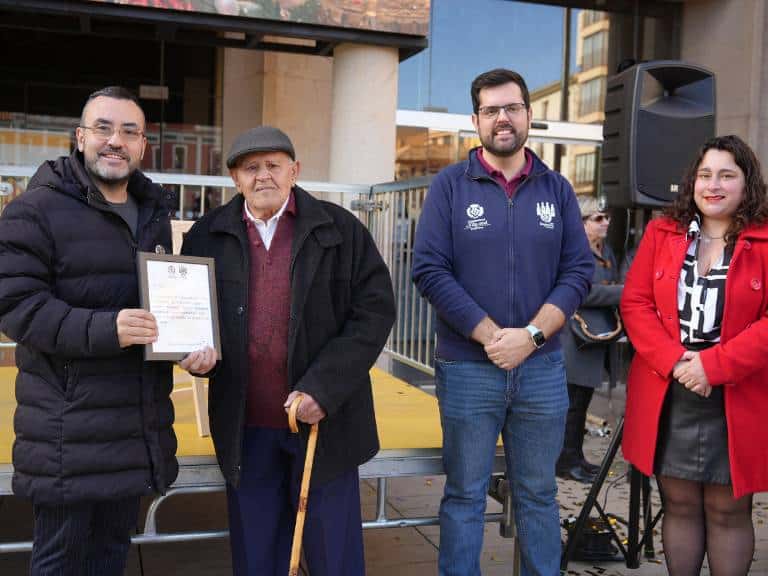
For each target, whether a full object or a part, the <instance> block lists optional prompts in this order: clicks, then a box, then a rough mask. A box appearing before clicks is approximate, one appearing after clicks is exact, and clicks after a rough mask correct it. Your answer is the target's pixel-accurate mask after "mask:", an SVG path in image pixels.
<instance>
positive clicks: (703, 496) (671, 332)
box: [621, 136, 768, 576]
mask: <svg viewBox="0 0 768 576" xmlns="http://www.w3.org/2000/svg"><path fill="white" fill-rule="evenodd" d="M767 287H768V198H767V197H766V184H765V180H764V178H763V174H762V172H761V168H760V163H759V161H758V159H757V157H756V156H755V154H754V152H753V151H752V150H751V149H750V148H749V146H748V145H747V144H746V143H744V142H743V141H742V140H741V139H740V138H739V137H737V136H722V137H718V138H713V139H711V140H708V141H707V142H706V143H705V144H704V145H703V146H702V148H701V149H700V150H699V152H698V154H697V156H696V159H695V161H694V162H693V163H692V164H691V166H690V168H689V169H688V172H687V174H686V176H685V180H684V184H683V188H682V192H681V193H680V195H679V197H678V198H677V200H676V201H675V203H674V204H672V205H671V206H670V207H669V209H668V210H667V211H666V215H665V216H664V217H663V218H659V219H656V220H653V221H651V223H650V224H649V225H648V228H647V229H646V231H645V234H644V236H643V238H642V241H641V243H640V246H639V249H638V251H637V254H636V256H635V260H634V263H633V265H632V268H631V269H630V270H629V274H628V275H627V279H626V284H625V286H624V294H623V296H622V300H621V311H622V318H623V320H624V324H625V327H626V330H627V334H628V335H629V338H630V340H631V342H632V344H633V346H634V348H635V351H636V354H635V357H634V359H633V362H632V365H631V368H630V373H629V379H628V383H627V387H628V393H627V394H628V395H627V406H626V416H625V420H624V438H623V444H622V448H623V452H624V456H625V458H626V459H627V460H628V461H629V462H631V463H632V464H633V465H634V466H636V467H637V468H638V469H639V470H640V471H641V472H643V473H644V474H647V475H651V474H656V477H657V480H658V483H659V487H660V490H661V495H662V500H663V504H664V524H663V530H662V538H663V542H664V554H665V557H666V562H667V568H668V570H669V573H670V574H671V575H672V576H693V575H696V574H699V572H700V570H701V566H702V563H703V560H704V556H705V554H706V556H707V559H708V561H709V570H710V572H711V573H712V574H715V575H717V576H744V575H746V574H747V573H748V572H749V568H750V565H751V562H752V554H753V551H754V545H755V541H754V530H753V526H752V494H753V493H755V492H761V491H765V490H768V450H766V446H768V426H766V425H765V420H766V415H767V414H768V385H767V384H766V383H768V355H766V353H765V347H766V342H768V316H766V314H767V313H768V288H767Z"/></svg>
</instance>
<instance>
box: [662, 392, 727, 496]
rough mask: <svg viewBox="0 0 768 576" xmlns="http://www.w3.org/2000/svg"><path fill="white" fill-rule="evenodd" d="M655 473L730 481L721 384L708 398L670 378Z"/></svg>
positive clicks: (717, 482) (708, 482) (703, 481)
mask: <svg viewBox="0 0 768 576" xmlns="http://www.w3.org/2000/svg"><path fill="white" fill-rule="evenodd" d="M654 473H655V474H656V475H660V474H661V475H664V476H671V477H673V478H683V479H685V480H693V481H695V482H702V483H705V484H730V483H731V470H730V465H729V460H728V428H727V426H726V422H725V404H724V401H723V387H722V386H715V387H713V388H712V393H711V394H710V395H709V398H705V397H703V396H700V395H698V394H696V393H695V392H691V391H690V390H688V389H686V387H685V386H684V385H683V384H680V383H679V382H678V381H677V380H673V381H672V382H671V383H670V385H669V389H668V390H667V395H666V397H665V399H664V407H663V409H662V412H661V418H660V420H659V436H658V440H657V443H656V459H655V463H654Z"/></svg>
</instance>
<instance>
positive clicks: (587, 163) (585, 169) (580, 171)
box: [573, 152, 596, 186]
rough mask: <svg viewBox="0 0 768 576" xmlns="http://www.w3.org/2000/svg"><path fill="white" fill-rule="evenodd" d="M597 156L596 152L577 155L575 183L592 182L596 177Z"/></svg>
mask: <svg viewBox="0 0 768 576" xmlns="http://www.w3.org/2000/svg"><path fill="white" fill-rule="evenodd" d="M595 158H596V155H595V153H594V152H588V153H586V154H579V155H577V156H576V170H575V177H574V179H573V183H574V184H575V185H577V186H578V185H580V184H591V183H592V182H593V181H594V179H595Z"/></svg>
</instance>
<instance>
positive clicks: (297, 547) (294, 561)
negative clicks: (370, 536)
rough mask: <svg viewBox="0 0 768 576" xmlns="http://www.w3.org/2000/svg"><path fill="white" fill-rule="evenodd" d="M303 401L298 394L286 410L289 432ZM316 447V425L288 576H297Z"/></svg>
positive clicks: (303, 478) (309, 445) (306, 462)
mask: <svg viewBox="0 0 768 576" xmlns="http://www.w3.org/2000/svg"><path fill="white" fill-rule="evenodd" d="M303 399H304V395H303V394H299V395H298V396H296V398H294V399H293V402H291V406H290V408H289V409H288V426H290V428H291V432H293V433H297V432H298V431H299V425H298V423H297V422H296V411H297V410H298V409H299V404H301V401H302V400H303ZM316 445H317V423H315V424H312V428H311V429H310V431H309V442H307V456H306V458H304V473H303V474H302V476H301V491H300V492H299V506H298V509H297V511H296V527H295V528H294V530H293V545H292V546H291V563H290V565H289V567H288V576H298V574H299V561H300V560H301V540H302V536H303V534H304V518H305V517H306V515H307V501H308V500H309V480H310V478H311V477H312V462H313V461H314V459H315V446H316Z"/></svg>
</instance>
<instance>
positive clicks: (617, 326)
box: [556, 196, 623, 483]
mask: <svg viewBox="0 0 768 576" xmlns="http://www.w3.org/2000/svg"><path fill="white" fill-rule="evenodd" d="M579 208H580V210H581V220H582V222H583V223H584V231H585V232H586V234H587V239H588V240H589V247H590V248H591V250H592V256H593V258H594V260H595V272H594V274H593V276H592V288H590V290H589V294H588V295H587V298H586V299H585V300H584V302H582V303H581V306H580V307H579V309H578V310H577V312H576V314H575V315H574V316H573V317H572V318H571V319H570V320H569V321H568V324H567V326H566V327H565V328H564V329H563V331H562V332H561V335H560V341H561V342H562V345H563V354H564V355H565V374H566V377H567V379H568V399H569V406H568V415H567V417H566V421H565V438H564V440H563V449H562V451H561V452H560V457H559V458H558V460H557V468H556V471H557V475H558V476H559V477H561V478H565V479H570V480H577V481H579V482H585V483H591V482H592V481H593V480H594V479H595V475H596V474H597V471H598V470H599V468H600V467H599V466H597V465H595V464H592V463H590V462H588V461H587V460H586V458H585V457H584V426H585V424H586V418H587V408H588V407H589V403H590V401H591V400H592V394H593V393H594V391H595V388H597V387H599V386H600V385H601V383H602V382H603V374H604V372H605V370H616V368H617V367H616V366H611V364H610V362H611V357H612V355H611V354H610V353H609V352H610V349H609V347H610V346H611V343H612V342H613V341H614V340H615V339H616V338H617V337H618V336H619V335H620V334H621V322H620V320H619V317H618V305H619V300H620V299H621V290H622V288H623V286H622V285H621V284H619V283H618V282H619V271H618V269H617V266H616V257H615V256H614V254H613V250H612V249H611V247H610V246H609V245H608V244H607V242H606V241H605V239H606V236H607V235H608V225H609V224H610V221H611V217H610V216H609V215H608V213H607V212H605V211H604V210H601V209H600V207H599V206H598V202H597V198H595V197H594V196H580V197H579Z"/></svg>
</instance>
